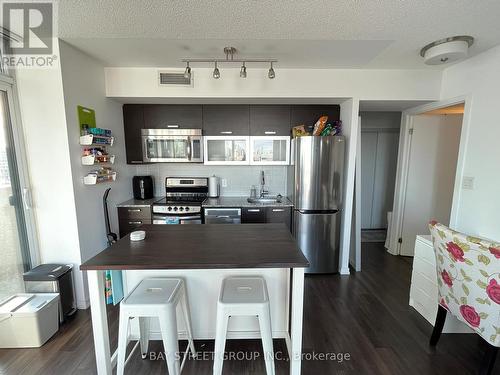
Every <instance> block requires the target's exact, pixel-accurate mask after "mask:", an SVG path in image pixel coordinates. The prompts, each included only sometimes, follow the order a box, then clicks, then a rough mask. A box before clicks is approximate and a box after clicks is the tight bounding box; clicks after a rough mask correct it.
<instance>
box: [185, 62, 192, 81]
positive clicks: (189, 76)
mask: <svg viewBox="0 0 500 375" xmlns="http://www.w3.org/2000/svg"><path fill="white" fill-rule="evenodd" d="M184 78H186V79H189V80H190V79H191V68H190V67H189V61H188V62H187V64H186V70H184Z"/></svg>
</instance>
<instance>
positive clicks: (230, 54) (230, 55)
mask: <svg viewBox="0 0 500 375" xmlns="http://www.w3.org/2000/svg"><path fill="white" fill-rule="evenodd" d="M236 52H237V51H236V48H234V47H225V48H224V54H225V55H226V58H225V59H224V58H222V59H183V60H182V61H183V62H185V63H186V70H185V71H184V77H185V78H191V68H190V67H189V63H214V65H215V67H214V71H213V74H212V76H213V77H214V78H215V79H219V78H220V70H219V68H218V66H217V64H218V63H224V64H233V63H237V64H242V65H241V68H240V77H241V78H246V77H247V67H246V64H247V63H269V64H271V67H270V68H269V71H268V74H267V76H268V77H269V78H270V79H273V78H274V77H276V72H275V71H274V68H273V64H274V63H275V62H278V60H275V59H244V60H243V59H235V58H234V55H235V54H236Z"/></svg>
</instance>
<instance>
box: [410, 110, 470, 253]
mask: <svg viewBox="0 0 500 375" xmlns="http://www.w3.org/2000/svg"><path fill="white" fill-rule="evenodd" d="M462 118H463V116H462V115H461V114H458V115H418V116H415V117H414V118H413V120H412V128H413V133H412V135H411V146H410V149H409V151H410V155H409V162H408V176H407V177H406V193H405V202H404V212H403V215H402V219H403V222H402V229H401V237H402V243H401V248H400V254H401V255H404V256H413V253H414V249H415V238H416V236H417V235H419V234H422V233H424V234H426V233H428V231H429V228H428V223H429V221H430V220H437V221H439V222H440V223H443V224H444V225H449V222H450V212H451V207H452V200H453V190H454V185H455V175H456V168H457V157H458V149H459V144H460V134H461V129H462Z"/></svg>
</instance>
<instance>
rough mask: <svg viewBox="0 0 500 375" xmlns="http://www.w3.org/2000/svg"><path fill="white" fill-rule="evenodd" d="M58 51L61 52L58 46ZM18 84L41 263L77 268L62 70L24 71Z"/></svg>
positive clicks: (79, 290)
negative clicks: (61, 264)
mask: <svg viewBox="0 0 500 375" xmlns="http://www.w3.org/2000/svg"><path fill="white" fill-rule="evenodd" d="M54 48H55V49H56V51H57V48H58V46H57V41H55V43H54ZM56 51H55V52H56ZM56 53H57V52H56ZM16 81H17V86H18V93H19V104H20V111H21V121H22V125H23V130H24V136H25V142H26V154H27V155H26V156H27V160H28V169H29V175H30V180H31V188H32V196H33V210H34V214H35V219H36V223H37V229H38V242H39V252H40V254H39V255H40V261H41V262H42V263H72V264H74V265H75V266H78V265H79V264H80V248H79V238H78V228H77V217H76V206H75V199H74V195H73V181H72V171H71V164H70V160H69V158H68V156H67V155H68V154H69V145H68V135H67V128H66V114H65V108H64V97H63V86H62V77H61V70H60V68H59V67H58V68H54V69H20V70H18V72H17V74H16ZM75 271H76V267H75ZM76 274H79V272H76ZM75 284H76V288H77V294H78V296H81V295H82V287H83V282H82V279H81V277H78V276H77V277H75Z"/></svg>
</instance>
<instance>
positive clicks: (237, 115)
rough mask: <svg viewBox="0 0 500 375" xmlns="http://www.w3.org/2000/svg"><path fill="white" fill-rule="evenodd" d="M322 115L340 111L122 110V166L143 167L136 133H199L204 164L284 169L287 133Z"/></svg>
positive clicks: (230, 106) (235, 108)
mask: <svg viewBox="0 0 500 375" xmlns="http://www.w3.org/2000/svg"><path fill="white" fill-rule="evenodd" d="M323 115H327V116H328V120H329V121H334V120H338V119H339V115H340V106H338V105H333V104H332V105H274V104H270V105H267V104H259V105H245V104H234V105H233V104H207V105H196V104H125V105H124V106H123V122H124V128H125V146H126V151H127V163H128V164H142V163H143V152H142V139H141V129H202V130H203V136H204V145H205V150H204V152H205V163H206V164H239V165H241V164H261V165H262V164H264V165H267V164H269V165H272V164H275V165H276V164H278V165H279V164H281V165H286V164H288V163H289V160H290V156H289V154H290V133H291V128H292V127H293V126H296V125H302V124H303V125H306V126H313V125H314V123H315V122H316V121H317V120H318V118H319V117H320V116H323Z"/></svg>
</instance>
